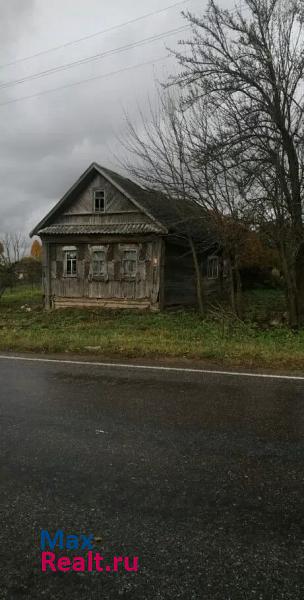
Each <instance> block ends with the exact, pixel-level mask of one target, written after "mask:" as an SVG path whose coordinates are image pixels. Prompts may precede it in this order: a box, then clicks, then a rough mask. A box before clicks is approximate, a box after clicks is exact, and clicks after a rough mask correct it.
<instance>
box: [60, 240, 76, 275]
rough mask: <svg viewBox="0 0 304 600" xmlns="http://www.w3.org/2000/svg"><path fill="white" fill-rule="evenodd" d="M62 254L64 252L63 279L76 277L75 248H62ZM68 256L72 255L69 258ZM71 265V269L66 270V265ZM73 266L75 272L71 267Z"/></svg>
mask: <svg viewBox="0 0 304 600" xmlns="http://www.w3.org/2000/svg"><path fill="white" fill-rule="evenodd" d="M63 252H64V271H63V274H64V277H68V278H69V279H70V278H73V277H77V276H78V272H77V271H78V251H77V248H76V246H70V247H68V246H66V247H64V248H63ZM69 254H74V255H75V256H74V257H69ZM69 262H70V263H71V269H70V270H69V269H68V263H69ZM73 264H74V266H75V271H74V269H73V267H72V265H73Z"/></svg>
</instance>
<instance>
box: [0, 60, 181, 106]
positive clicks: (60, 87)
mask: <svg viewBox="0 0 304 600" xmlns="http://www.w3.org/2000/svg"><path fill="white" fill-rule="evenodd" d="M169 58H173V55H171V54H167V55H166V56H162V57H160V58H157V59H154V60H150V61H147V62H142V63H138V64H136V65H131V66H130V67H124V68H122V69H118V70H117V71H110V72H109V73H104V74H103V75H97V76H96V77H89V78H88V79H81V80H80V81H76V82H74V83H69V84H66V85H61V86H59V87H56V88H52V89H49V90H44V91H43V92H37V93H36V94H31V95H29V96H22V97H21V98H14V99H12V100H7V101H6V102H0V106H6V105H8V104H15V103H17V102H21V101H23V100H29V99H30V98H37V97H38V96H45V95H46V94H51V93H53V92H58V91H59V90H64V89H67V88H71V87H76V86H78V85H81V84H83V83H88V82H90V81H96V80H97V79H105V78H107V77H112V76H113V75H119V74H121V73H126V72H128V71H131V70H132V69H138V68H139V67H145V66H148V65H154V64H156V63H158V62H160V61H164V60H168V59H169Z"/></svg>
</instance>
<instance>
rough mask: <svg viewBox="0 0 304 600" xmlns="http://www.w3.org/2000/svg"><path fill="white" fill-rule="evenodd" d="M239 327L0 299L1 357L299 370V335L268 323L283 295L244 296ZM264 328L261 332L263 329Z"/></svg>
mask: <svg viewBox="0 0 304 600" xmlns="http://www.w3.org/2000/svg"><path fill="white" fill-rule="evenodd" d="M245 300H246V307H247V309H246V318H245V321H244V322H242V321H237V320H233V319H231V317H229V318H228V317H227V319H225V315H224V316H223V314H221V318H215V317H214V316H213V318H207V319H205V320H202V319H201V318H200V317H199V315H198V314H197V313H196V312H195V311H194V310H179V311H177V312H164V313H148V312H146V313H142V312H132V311H110V310H96V309H64V310H57V311H52V312H45V311H44V310H43V307H42V295H41V291H40V290H39V289H35V288H34V289H33V288H28V287H21V286H20V287H19V288H15V289H13V290H11V291H10V290H8V291H7V292H6V293H5V294H4V295H3V296H2V298H1V300H0V350H1V351H5V350H6V351H7V350H12V351H35V352H44V353H48V352H49V353H55V352H71V353H87V354H89V353H94V354H100V355H102V356H104V357H105V356H106V357H120V358H121V357H124V358H127V357H129V358H134V357H144V358H145V357H146V358H168V359H173V358H189V359H204V360H212V361H213V362H216V363H219V364H221V365H231V366H244V367H265V368H277V369H283V368H286V369H287V368H288V369H290V370H299V369H303V367H304V330H301V331H299V332H298V333H297V334H294V333H292V332H291V331H290V330H289V329H288V328H287V327H286V325H283V324H282V322H281V324H280V325H279V326H277V327H270V326H269V318H273V319H274V318H276V317H277V316H278V315H280V314H282V312H283V311H284V302H283V298H282V294H281V293H280V292H278V291H276V290H270V291H269V290H266V291H265V290H257V291H256V290H255V291H254V292H253V293H250V294H247V295H246V297H245ZM265 324H266V325H265Z"/></svg>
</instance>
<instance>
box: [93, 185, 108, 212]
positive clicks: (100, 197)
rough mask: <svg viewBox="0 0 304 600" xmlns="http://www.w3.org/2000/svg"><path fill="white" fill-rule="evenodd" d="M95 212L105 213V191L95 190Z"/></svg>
mask: <svg viewBox="0 0 304 600" xmlns="http://www.w3.org/2000/svg"><path fill="white" fill-rule="evenodd" d="M94 212H98V213H103V212H105V192H104V190H95V192H94Z"/></svg>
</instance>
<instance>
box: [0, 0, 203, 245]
mask: <svg viewBox="0 0 304 600" xmlns="http://www.w3.org/2000/svg"><path fill="white" fill-rule="evenodd" d="M173 2H174V0H172V3H173ZM164 3H165V4H170V0H166V2H165V0H154V1H153V2H145V3H143V2H142V1H141V0H133V2H132V3H131V4H130V3H126V2H125V1H124V0H115V2H112V3H104V2H100V0H86V2H84V1H83V0H65V2H64V3H63V2H62V0H52V2H40V1H35V0H22V1H21V0H9V1H6V2H4V0H0V35H1V42H2V49H3V50H2V55H1V57H0V63H2V64H3V62H6V59H7V62H9V59H11V60H13V58H14V56H17V57H21V56H27V55H29V54H34V53H37V52H39V51H40V50H42V49H45V48H51V47H52V46H56V45H59V44H61V43H62V42H65V41H68V40H71V39H75V38H77V37H81V36H83V35H86V34H89V33H94V32H96V31H97V30H100V29H103V28H106V27H109V26H111V25H114V24H118V23H121V22H123V21H127V20H129V19H132V18H135V17H137V16H139V15H142V14H144V13H146V12H150V11H152V10H157V9H160V8H163V7H164ZM190 4H191V8H193V9H195V10H196V11H197V10H198V9H199V8H200V7H201V0H191V3H190ZM190 4H189V6H190ZM180 10H181V9H180V8H179V9H177V8H176V9H174V10H170V11H168V12H167V13H166V14H165V13H163V14H161V15H158V16H155V17H153V18H152V17H151V18H149V19H147V20H145V21H141V22H139V23H137V24H133V25H130V26H128V27H125V28H122V29H118V30H116V31H113V32H112V33H108V34H106V35H104V36H100V37H97V38H92V39H91V40H89V41H88V42H85V43H83V44H78V45H75V46H69V47H67V48H65V49H61V50H58V51H56V52H53V53H50V54H47V55H42V56H39V57H37V58H35V59H33V60H30V61H26V62H23V63H18V64H16V65H13V66H11V67H8V68H5V69H3V71H2V72H1V81H11V80H13V79H16V78H19V77H24V76H26V75H28V74H32V73H36V72H40V71H42V70H44V69H47V68H49V67H52V66H55V65H59V64H64V63H66V62H69V61H72V60H77V59H79V58H81V57H84V56H90V55H91V54H94V53H97V52H102V51H105V50H107V49H111V48H115V47H118V46H121V45H123V44H126V43H129V42H133V41H135V40H140V39H142V38H144V37H147V36H149V35H153V34H156V33H159V32H160V31H166V30H169V29H171V28H174V27H177V26H180V25H183V20H182V19H181V17H180ZM179 37H182V35H178V36H176V37H175V38H170V39H169V40H168V41H167V45H170V46H172V45H174V44H176V41H177V38H179ZM166 54H167V51H166V49H165V42H156V43H153V44H149V45H147V46H143V47H142V48H137V49H133V50H131V51H128V52H124V53H120V54H116V55H113V56H109V57H107V58H105V59H103V60H102V61H98V62H97V63H90V64H88V65H85V66H80V67H77V68H73V69H71V70H68V71H65V72H63V73H60V74H56V75H52V76H50V77H46V78H41V79H38V80H36V81H31V82H28V83H26V84H22V85H18V86H13V87H8V88H7V89H2V90H1V88H0V104H3V103H5V102H9V101H10V100H13V99H16V98H20V97H23V96H26V95H32V94H36V93H39V92H42V91H46V90H49V89H51V88H55V87H59V86H62V85H68V84H71V83H73V82H76V81H79V80H81V79H85V78H89V77H97V76H99V75H102V74H105V73H109V72H111V71H115V70H118V69H123V68H127V67H129V66H130V65H136V64H137V63H141V62H144V61H152V60H156V61H157V59H159V58H161V57H163V56H164V55H166ZM172 66H173V63H172V61H171V62H170V61H169V62H165V63H164V65H163V64H162V63H158V62H156V63H155V67H154V68H153V66H147V67H143V68H138V69H133V70H130V71H125V72H122V73H121V74H119V75H115V76H112V77H107V78H100V79H98V80H96V81H93V82H88V83H86V84H83V85H79V86H75V87H71V88H70V89H66V90H61V91H57V92H55V93H48V94H46V95H43V96H40V97H36V98H32V99H29V100H24V101H22V102H17V103H11V104H8V105H5V106H0V233H1V232H3V231H8V230H21V229H22V230H23V231H24V232H25V233H28V232H29V230H30V229H31V228H32V227H33V225H34V224H35V222H37V221H38V220H39V219H40V218H41V217H42V216H43V214H44V213H45V212H46V211H47V210H49V209H50V207H51V206H52V204H54V203H55V202H56V201H57V200H58V199H59V198H60V197H61V195H63V194H64V192H65V191H66V189H67V188H68V187H69V186H70V185H71V184H72V183H73V181H74V180H75V179H76V178H77V177H78V176H79V175H80V173H81V172H82V171H83V170H84V169H85V168H86V167H87V166H88V164H89V163H90V162H92V161H98V162H100V163H103V164H105V165H107V166H109V167H112V168H115V167H116V168H118V169H119V165H118V167H117V163H116V161H115V158H114V155H113V153H114V151H115V153H116V154H118V156H119V157H120V158H123V157H124V154H125V149H124V148H122V147H121V146H120V144H119V143H118V142H117V137H119V136H121V135H122V134H123V130H124V110H126V111H127V112H128V114H130V115H131V117H132V118H133V119H135V120H136V119H137V118H138V110H137V107H138V106H141V108H143V110H145V107H147V97H148V96H149V97H150V98H152V101H153V97H154V93H155V91H154V90H155V84H154V76H156V77H158V78H159V79H163V78H164V76H165V73H166V72H168V71H169V72H170V69H171V68H172Z"/></svg>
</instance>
